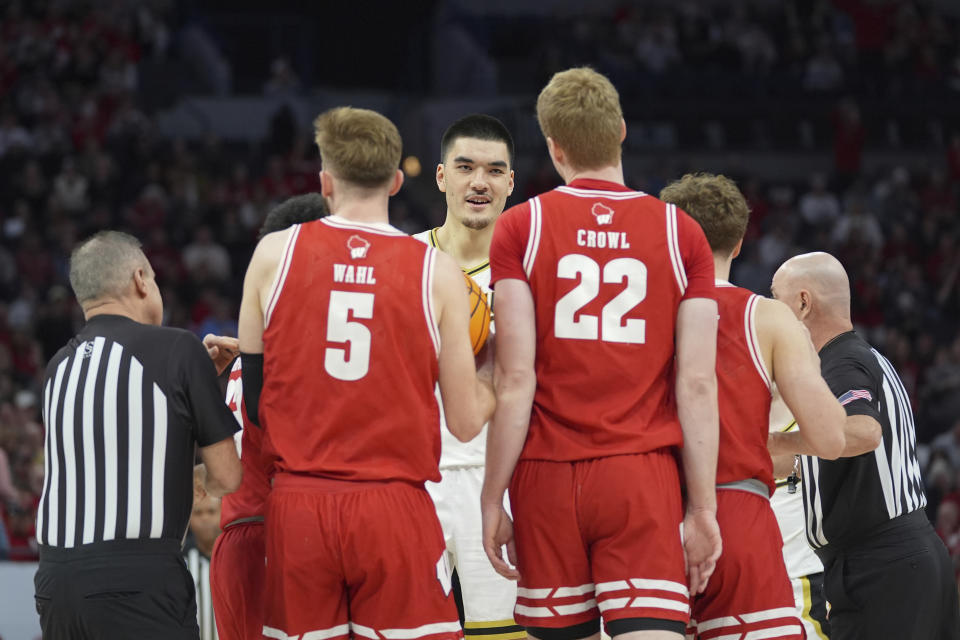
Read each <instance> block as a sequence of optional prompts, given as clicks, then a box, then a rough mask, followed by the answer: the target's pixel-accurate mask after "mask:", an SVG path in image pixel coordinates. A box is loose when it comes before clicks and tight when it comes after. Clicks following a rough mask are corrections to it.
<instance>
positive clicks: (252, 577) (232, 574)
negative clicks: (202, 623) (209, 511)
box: [210, 522, 264, 640]
mask: <svg viewBox="0 0 960 640" xmlns="http://www.w3.org/2000/svg"><path fill="white" fill-rule="evenodd" d="M263 558H264V526H263V522H245V523H241V524H235V525H232V526H229V527H227V528H226V529H225V530H224V532H223V533H221V534H220V537H219V538H217V542H216V544H215V545H214V546H213V556H212V557H211V558H210V592H211V594H212V595H213V613H214V615H215V616H216V618H217V634H218V635H219V636H220V640H249V639H250V638H260V637H262V636H261V631H262V630H263V593H264V565H263Z"/></svg>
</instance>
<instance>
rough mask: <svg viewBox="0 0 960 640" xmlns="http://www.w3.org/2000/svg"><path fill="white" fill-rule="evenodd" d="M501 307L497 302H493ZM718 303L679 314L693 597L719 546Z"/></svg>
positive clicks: (687, 306) (696, 301) (693, 305)
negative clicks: (717, 490) (717, 479)
mask: <svg viewBox="0 0 960 640" xmlns="http://www.w3.org/2000/svg"><path fill="white" fill-rule="evenodd" d="M497 304H500V300H499V299H498V300H497ZM716 361H717V303H716V301H715V300H709V299H706V298H692V299H689V300H684V301H683V302H681V303H680V308H679V310H678V311H677V391H676V393H677V414H678V416H679V418H680V427H681V428H682V429H683V450H682V461H683V472H684V476H685V478H686V483H687V511H686V514H685V516H684V519H683V537H684V540H683V543H684V553H685V555H686V560H687V573H688V575H689V580H690V592H691V594H697V593H701V592H702V591H703V590H704V588H705V587H706V586H707V580H708V579H709V578H710V575H711V574H712V573H713V570H714V568H715V567H716V563H717V558H719V557H720V552H721V550H722V543H721V541H720V527H719V526H718V525H717V492H716V478H717V443H718V440H719V430H720V417H719V412H718V409H717V373H716Z"/></svg>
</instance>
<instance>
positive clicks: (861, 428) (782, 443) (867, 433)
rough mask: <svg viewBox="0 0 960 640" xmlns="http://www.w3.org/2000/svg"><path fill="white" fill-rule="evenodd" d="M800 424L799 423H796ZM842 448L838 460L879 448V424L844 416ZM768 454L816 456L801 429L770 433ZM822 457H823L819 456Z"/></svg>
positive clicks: (868, 419)
mask: <svg viewBox="0 0 960 640" xmlns="http://www.w3.org/2000/svg"><path fill="white" fill-rule="evenodd" d="M797 424H800V421H799V420H798V421H797ZM843 435H844V447H843V450H842V451H841V453H840V455H838V456H836V457H838V458H853V457H855V456H859V455H863V454H864V453H870V452H872V451H874V450H875V449H876V448H877V447H879V446H880V442H881V441H882V436H883V432H882V431H881V428H880V423H879V422H877V421H876V420H875V419H873V418H871V417H870V416H846V417H845V418H844V420H843ZM767 448H768V449H770V454H771V455H772V456H774V460H776V456H777V455H778V454H784V453H786V454H788V455H791V456H792V455H793V454H799V455H807V456H815V455H817V454H816V453H815V452H814V447H813V446H812V444H811V443H810V442H809V441H808V440H807V438H805V437H804V431H803V427H802V426H801V427H800V429H799V430H798V431H791V432H790V433H771V434H770V437H769V439H768V440H767ZM820 457H823V456H820Z"/></svg>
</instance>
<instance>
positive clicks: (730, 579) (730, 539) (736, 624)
mask: <svg viewBox="0 0 960 640" xmlns="http://www.w3.org/2000/svg"><path fill="white" fill-rule="evenodd" d="M717 522H718V523H719V525H720V535H721V536H722V537H723V554H722V555H721V556H720V559H719V560H718V561H717V568H716V570H715V571H714V572H713V575H712V576H711V577H710V582H708V583H707V589H706V591H705V592H704V593H702V594H701V595H699V596H697V597H696V598H694V600H693V605H692V606H693V612H692V614H691V617H692V618H693V621H692V622H691V627H695V628H696V629H697V632H698V634H699V635H698V636H697V637H698V638H700V639H701V640H713V639H714V638H728V637H733V638H738V637H750V638H752V637H757V638H776V639H778V640H787V639H789V640H794V639H797V640H799V639H800V638H803V635H802V634H803V631H802V629H801V627H800V619H799V618H798V617H797V608H796V606H795V605H794V601H793V587H792V586H791V585H790V579H789V578H788V577H787V569H786V567H785V566H784V564H783V539H782V538H781V537H780V527H779V526H777V519H776V517H775V516H774V515H773V509H771V508H770V501H769V500H768V499H766V498H764V497H762V496H759V495H757V494H754V493H750V492H749V491H740V490H737V489H719V490H718V491H717Z"/></svg>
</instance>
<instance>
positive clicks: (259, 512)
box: [220, 358, 271, 529]
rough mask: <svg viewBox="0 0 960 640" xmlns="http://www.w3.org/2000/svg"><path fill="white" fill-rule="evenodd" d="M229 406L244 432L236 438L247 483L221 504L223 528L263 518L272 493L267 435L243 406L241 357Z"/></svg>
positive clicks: (229, 388)
mask: <svg viewBox="0 0 960 640" xmlns="http://www.w3.org/2000/svg"><path fill="white" fill-rule="evenodd" d="M227 406H228V407H230V410H231V411H233V415H234V417H235V418H236V419H237V422H239V423H240V425H241V426H242V427H243V430H242V431H241V432H240V433H238V434H236V435H235V436H234V438H239V440H240V465H241V466H242V467H243V481H242V482H241V483H240V488H239V489H237V490H236V491H234V492H233V493H230V494H227V495H225V496H224V497H223V501H222V502H221V504H220V528H221V529H223V528H225V527H226V526H227V525H228V524H230V523H231V522H235V521H237V520H240V519H242V518H257V517H263V514H264V513H265V511H266V502H267V494H268V493H270V468H271V465H270V460H269V458H267V457H266V456H265V455H264V453H263V432H262V431H261V430H260V428H259V427H258V426H256V425H255V424H253V423H252V422H250V421H249V420H248V419H247V411H246V409H245V408H244V406H243V380H242V379H241V377H240V358H237V360H236V361H235V362H234V363H233V368H232V369H231V370H230V378H229V380H228V382H227Z"/></svg>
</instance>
